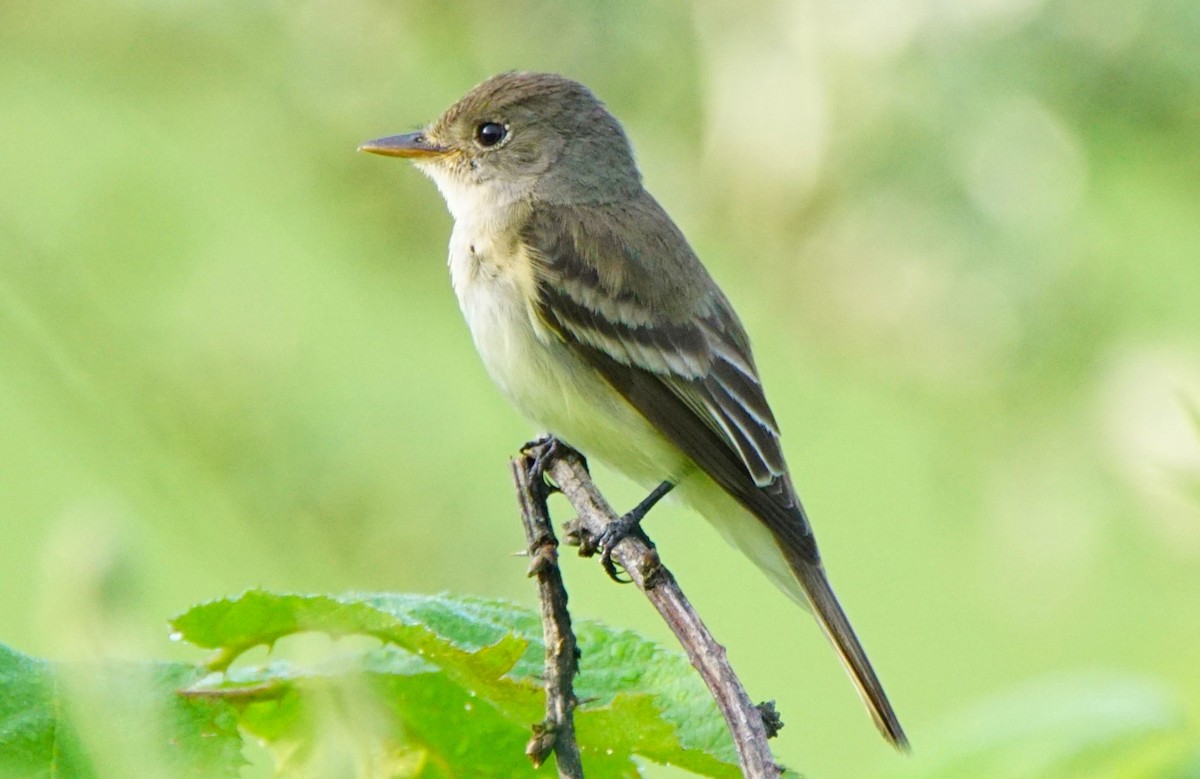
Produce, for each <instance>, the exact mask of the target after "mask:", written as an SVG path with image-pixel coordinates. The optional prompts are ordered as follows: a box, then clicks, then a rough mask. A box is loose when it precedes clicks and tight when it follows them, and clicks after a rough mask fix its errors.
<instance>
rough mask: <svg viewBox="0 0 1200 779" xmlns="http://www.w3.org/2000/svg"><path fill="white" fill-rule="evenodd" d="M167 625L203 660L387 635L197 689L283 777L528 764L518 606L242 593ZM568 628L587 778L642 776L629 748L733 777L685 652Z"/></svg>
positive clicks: (529, 690) (526, 676)
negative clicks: (210, 653) (366, 646)
mask: <svg viewBox="0 0 1200 779" xmlns="http://www.w3.org/2000/svg"><path fill="white" fill-rule="evenodd" d="M173 627H174V629H175V630H176V632H177V634H178V635H179V636H180V637H181V638H183V639H185V640H187V641H190V642H191V643H193V644H196V645H197V646H201V647H205V648H209V649H214V650H217V653H216V655H215V656H214V658H213V660H212V662H211V663H210V665H211V667H213V668H214V669H215V670H218V671H224V670H227V669H230V668H231V664H232V663H233V662H234V661H235V660H236V659H237V658H238V657H239V656H240V655H241V654H243V653H244V652H246V651H247V650H249V649H251V648H253V647H256V646H259V645H266V646H268V647H270V646H272V645H273V644H274V643H275V642H276V641H278V640H279V639H280V638H283V637H285V636H288V635H292V634H295V633H300V632H304V631H319V632H322V633H326V634H328V635H330V636H334V637H341V636H348V635H367V636H372V637H375V638H377V639H380V640H381V641H383V642H384V643H385V646H384V647H383V648H380V649H374V650H370V651H362V652H359V653H357V654H353V655H350V656H347V657H343V658H340V659H339V660H338V661H337V662H331V663H325V664H322V665H318V666H316V667H312V668H299V667H295V666H292V665H289V664H281V663H274V664H271V665H268V666H264V667H259V668H240V667H235V668H232V669H231V670H230V671H229V673H227V674H225V675H224V676H219V675H214V676H213V677H210V678H209V679H207V680H205V681H204V682H203V683H201V684H198V685H196V686H194V687H193V690H192V692H193V693H194V694H196V695H201V696H206V695H207V696H214V697H224V698H226V699H228V700H231V701H241V702H243V703H244V704H245V705H244V706H243V707H242V724H243V727H245V728H246V729H247V730H248V731H250V732H251V733H253V734H254V735H256V736H258V737H259V738H261V739H264V741H266V743H267V744H268V748H270V749H271V750H272V751H273V753H274V754H275V756H276V759H277V760H278V761H279V762H280V765H281V766H284V767H286V768H287V769H288V770H290V771H292V772H293V773H290V774H289V776H290V775H293V774H294V775H298V776H331V775H337V773H336V771H334V768H335V767H337V768H340V769H341V770H344V771H351V770H352V767H351V765H350V763H352V762H353V760H355V759H358V760H365V761H366V763H367V765H368V766H369V767H370V769H371V770H372V771H374V770H383V768H382V767H386V771H385V773H384V774H383V775H387V776H411V777H442V776H446V777H449V776H497V777H508V776H513V777H517V776H530V775H534V774H535V773H538V772H535V771H534V770H533V769H532V768H531V767H530V765H529V762H528V759H527V758H526V757H525V755H524V744H525V742H526V741H527V740H528V738H529V735H530V730H529V729H530V724H531V723H534V722H537V721H540V720H541V719H542V718H543V716H544V711H543V706H544V698H543V693H542V687H541V681H540V674H541V673H542V670H543V666H542V663H543V657H544V646H543V644H542V634H541V622H540V620H539V618H538V616H537V614H536V613H534V612H532V611H530V610H528V609H525V608H522V607H518V606H515V605H513V604H510V603H505V602H500V601H493V600H485V599H479V598H456V597H449V596H412V595H349V596H343V597H332V596H321V595H282V594H273V593H267V592H261V591H251V592H247V593H245V594H243V595H241V596H238V597H235V598H228V599H223V600H219V601H214V602H211V603H207V604H203V605H201V606H197V607H195V608H193V609H191V610H190V611H188V612H187V613H185V614H183V615H182V616H180V617H178V618H177V619H176V620H174V622H173ZM575 629H576V632H577V634H578V637H579V643H580V648H581V650H582V653H583V657H582V660H581V671H580V674H579V676H578V677H577V682H576V693H577V695H578V697H579V698H580V699H581V700H582V701H583V703H582V704H581V705H580V706H579V708H578V710H577V712H576V726H577V730H578V737H579V744H580V748H581V750H582V754H583V758H584V765H585V767H586V769H587V771H588V776H589V777H595V778H596V779H604V778H605V777H614V778H615V777H634V776H640V772H639V769H638V762H637V760H636V759H635V758H639V759H646V760H650V761H653V762H657V763H662V764H672V765H676V766H679V767H682V768H685V769H687V770H689V771H692V772H693V773H696V774H698V775H700V776H710V777H730V779H733V778H734V777H738V776H740V772H739V771H738V769H737V766H736V758H735V754H734V751H733V745H732V742H731V741H730V737H729V735H728V732H727V731H726V730H725V726H724V723H723V720H722V719H721V717H720V714H719V713H718V711H717V709H716V706H715V704H714V703H713V702H712V699H711V697H710V696H709V694H708V691H707V689H706V688H705V687H704V686H703V684H702V682H701V681H700V680H699V678H698V677H697V676H696V674H695V671H694V670H693V669H692V667H691V666H690V665H689V664H688V662H687V660H686V658H684V657H683V655H682V654H680V653H678V652H669V651H666V650H664V649H662V648H661V647H658V646H657V645H655V644H653V643H651V642H649V641H646V640H645V639H643V638H641V637H640V636H637V635H636V634H634V633H631V632H628V631H614V630H611V629H609V628H606V627H604V626H603V625H600V624H598V623H594V622H587V621H583V622H579V623H577V624H576V625H575ZM346 723H353V724H351V725H347V724H346ZM352 755H356V756H357V757H351V756H352ZM366 770H367V768H364V766H363V765H357V766H353V771H358V772H359V773H353V772H352V773H345V774H343V775H346V776H352V775H368V774H367V773H363V772H364V771H366ZM330 771H334V772H333V773H330ZM541 773H544V774H545V775H552V774H553V771H552V769H551V768H550V767H549V766H543V768H542V771H541ZM370 775H376V774H373V773H372V774H370Z"/></svg>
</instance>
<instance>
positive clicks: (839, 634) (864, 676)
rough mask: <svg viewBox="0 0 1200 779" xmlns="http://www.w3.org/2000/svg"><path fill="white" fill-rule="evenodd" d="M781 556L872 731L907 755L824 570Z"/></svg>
mask: <svg viewBox="0 0 1200 779" xmlns="http://www.w3.org/2000/svg"><path fill="white" fill-rule="evenodd" d="M785 554H786V557H787V558H788V563H789V565H790V566H791V568H792V570H793V571H794V572H795V574H796V578H797V579H799V580H800V584H801V585H802V586H803V587H804V591H805V594H806V595H807V596H808V601H809V605H810V606H811V607H812V612H813V615H814V616H815V617H816V618H817V622H819V623H820V624H821V628H822V629H823V630H824V631H825V635H826V636H828V637H829V640H830V642H831V643H832V644H833V646H834V648H835V649H837V652H838V655H839V656H840V657H841V658H842V664H843V665H845V666H846V670H847V671H848V672H849V673H850V677H851V678H852V679H853V680H854V684H855V686H856V687H857V688H858V693H859V695H861V696H862V699H863V702H864V703H866V704H867V708H868V709H869V710H870V712H871V717H872V718H873V719H874V720H875V725H876V727H878V728H879V731H880V732H881V733H883V736H884V738H886V739H887V740H888V741H890V742H891V743H892V745H893V746H895V747H896V748H897V749H900V750H902V751H905V752H907V751H908V748H909V747H908V738H907V737H906V736H905V735H904V729H903V728H901V727H900V720H899V719H897V718H896V712H895V711H894V710H893V709H892V704H891V703H890V702H889V701H888V697H887V693H885V692H884V691H883V685H882V684H880V683H879V677H877V676H876V675H875V669H874V668H872V667H871V661H870V660H868V659H867V653H866V652H865V651H863V648H862V644H860V643H859V642H858V636H856V635H854V628H852V627H851V626H850V620H849V619H848V618H847V617H846V612H844V611H842V606H841V604H840V603H838V599H837V596H835V595H834V594H833V589H832V588H830V586H829V579H827V578H826V576H825V569H824V568H823V567H822V565H821V563H820V562H813V561H811V560H806V559H803V558H801V557H800V556H799V555H797V554H789V553H786V552H785Z"/></svg>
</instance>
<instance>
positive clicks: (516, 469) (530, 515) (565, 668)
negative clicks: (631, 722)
mask: <svg viewBox="0 0 1200 779" xmlns="http://www.w3.org/2000/svg"><path fill="white" fill-rule="evenodd" d="M511 466H512V474H513V482H514V483H515V484H516V487H517V499H518V500H519V501H520V503H521V522H522V524H524V526H525V540H526V542H527V543H528V544H529V558H530V563H529V575H530V576H532V577H536V578H537V586H538V602H539V603H540V604H541V609H542V635H543V637H544V639H545V642H546V673H545V680H544V682H543V684H544V686H545V689H546V719H545V720H544V721H542V722H540V723H538V724H536V725H534V726H533V738H531V739H530V740H529V743H528V744H527V745H526V746H525V754H527V755H529V759H530V760H531V761H533V766H534V768H537V767H539V766H540V765H541V764H542V763H543V762H545V760H546V758H547V757H549V756H550V753H551V752H554V759H555V763H556V764H557V766H558V775H559V777H560V779H583V762H582V760H581V759H580V757H579V744H578V743H577V742H576V740H575V716H574V713H575V703H576V700H575V692H574V689H573V688H572V683H573V681H574V679H575V671H576V670H577V668H578V663H579V650H578V648H577V647H576V644H575V632H574V631H573V630H572V629H571V614H570V612H569V611H567V590H566V588H565V587H563V580H562V573H561V572H560V571H559V569H558V539H557V538H555V537H554V528H553V526H552V525H551V524H550V513H549V511H548V510H547V509H546V484H545V482H544V481H543V480H542V477H541V474H540V473H537V474H536V475H535V470H536V468H535V462H534V459H533V458H532V457H530V456H529V455H522V456H521V457H519V458H517V459H514V460H513V461H512V462H511Z"/></svg>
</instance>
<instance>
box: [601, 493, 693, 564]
mask: <svg viewBox="0 0 1200 779" xmlns="http://www.w3.org/2000/svg"><path fill="white" fill-rule="evenodd" d="M674 487H675V485H674V484H672V483H671V482H669V481H664V482H663V483H662V484H660V485H658V486H657V487H655V488H654V490H653V491H652V492H651V493H650V494H649V495H647V496H646V498H645V500H643V501H642V502H641V503H639V504H637V505H636V506H634V507H633V510H632V511H630V512H629V513H628V514H626V515H625V516H623V517H621V518H620V519H618V520H617V521H616V522H609V523H608V526H607V527H605V528H604V530H603V531H602V532H601V533H600V537H599V538H597V539H596V548H597V549H599V550H600V565H601V566H603V567H604V572H605V573H607V574H608V578H610V579H612V580H613V581H614V582H619V583H621V584H628V583H629V580H627V579H622V578H621V576H620V573H619V572H618V571H617V566H616V564H615V563H613V561H612V551H613V549H614V548H615V547H616V545H617V544H619V543H621V540H622V539H623V538H625V537H626V536H628V535H629V534H630V533H637V534H638V535H640V536H641V537H642V540H643V541H647V542H649V539H648V538H646V536H645V534H643V533H642V529H641V526H640V525H641V522H642V519H643V518H644V517H645V516H646V513H647V512H648V511H650V509H652V508H654V504H656V503H658V502H659V501H660V500H662V499H663V496H664V495H666V494H667V493H668V492H670V491H671V490H672V489H674Z"/></svg>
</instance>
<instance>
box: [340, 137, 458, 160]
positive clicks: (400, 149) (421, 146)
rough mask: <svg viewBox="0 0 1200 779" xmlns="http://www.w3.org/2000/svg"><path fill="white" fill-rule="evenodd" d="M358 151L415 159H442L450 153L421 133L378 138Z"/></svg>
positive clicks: (368, 142)
mask: <svg viewBox="0 0 1200 779" xmlns="http://www.w3.org/2000/svg"><path fill="white" fill-rule="evenodd" d="M358 150H359V151H365V152H370V153H371V154H382V155H384V156H385V157H410V158H415V159H427V158H430V157H441V156H442V155H444V154H446V153H447V152H448V151H449V149H446V148H445V147H443V146H438V145H437V144H435V143H430V142H429V141H428V139H426V138H425V133H419V132H418V133H406V134H404V135H391V136H388V137H387V138H376V139H375V140H373V141H367V142H366V143H364V144H363V145H361V146H359V147H358Z"/></svg>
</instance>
